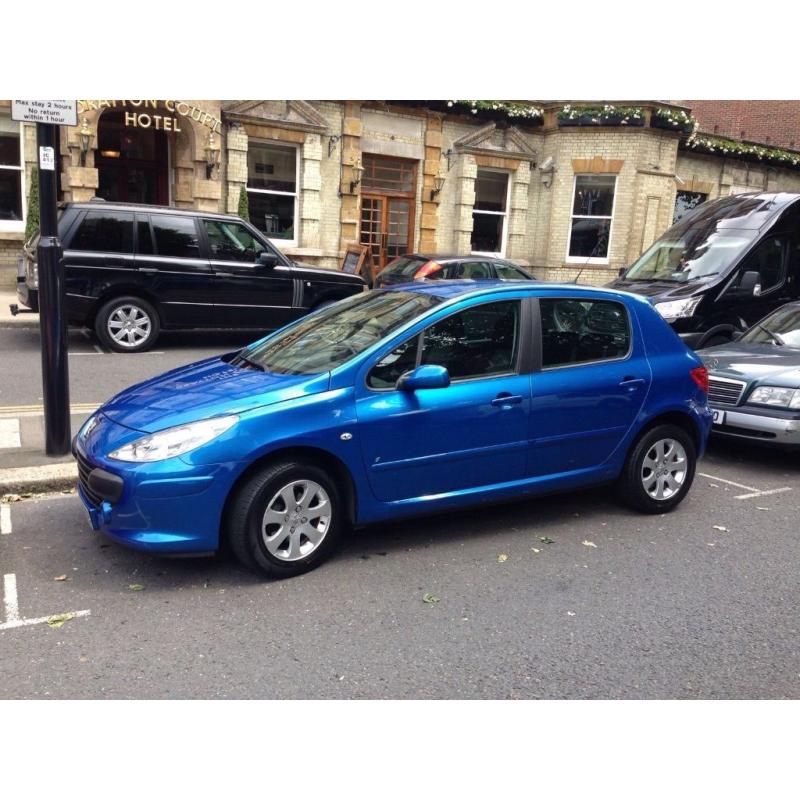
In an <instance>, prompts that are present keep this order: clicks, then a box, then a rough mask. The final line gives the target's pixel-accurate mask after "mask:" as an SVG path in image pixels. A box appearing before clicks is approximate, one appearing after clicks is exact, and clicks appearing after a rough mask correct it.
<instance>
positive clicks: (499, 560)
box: [497, 553, 508, 564]
mask: <svg viewBox="0 0 800 800" xmlns="http://www.w3.org/2000/svg"><path fill="white" fill-rule="evenodd" d="M504 561H508V556H507V555H506V554H505V553H500V555H499V556H497V563H498V564H502V563H503V562H504Z"/></svg>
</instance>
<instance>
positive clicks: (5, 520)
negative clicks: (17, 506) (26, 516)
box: [0, 503, 11, 536]
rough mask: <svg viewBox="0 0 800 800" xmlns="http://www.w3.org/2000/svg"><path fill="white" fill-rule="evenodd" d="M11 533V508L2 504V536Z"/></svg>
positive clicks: (0, 506)
mask: <svg viewBox="0 0 800 800" xmlns="http://www.w3.org/2000/svg"><path fill="white" fill-rule="evenodd" d="M9 533H11V506H10V505H9V504H8V503H0V535H2V536H7V535H8V534H9Z"/></svg>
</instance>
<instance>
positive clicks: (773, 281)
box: [739, 236, 784, 292]
mask: <svg viewBox="0 0 800 800" xmlns="http://www.w3.org/2000/svg"><path fill="white" fill-rule="evenodd" d="M783 243H784V240H783V238H782V237H779V236H775V237H772V238H769V239H766V240H765V241H763V242H761V243H760V244H759V245H758V246H757V247H756V249H755V250H753V252H752V253H750V254H749V255H748V256H747V257H746V258H745V259H744V261H742V266H741V269H740V270H739V276H740V277H739V280H741V276H742V275H744V273H745V272H751V271H752V272H758V273H760V274H761V291H762V292H768V291H769V290H770V289H774V288H775V287H776V286H779V285H780V284H781V283H783Z"/></svg>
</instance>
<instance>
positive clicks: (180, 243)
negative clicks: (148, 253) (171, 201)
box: [150, 214, 200, 258]
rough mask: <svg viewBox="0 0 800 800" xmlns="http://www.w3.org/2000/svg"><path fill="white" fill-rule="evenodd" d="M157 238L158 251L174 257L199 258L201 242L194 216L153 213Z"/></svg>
mask: <svg viewBox="0 0 800 800" xmlns="http://www.w3.org/2000/svg"><path fill="white" fill-rule="evenodd" d="M150 221H151V222H152V225H153V233H154V235H155V239H156V252H157V253H158V255H160V256H173V257H174V258H199V257H200V242H199V240H198V238H197V228H195V224H194V217H183V216H177V215H175V216H172V215H170V214H153V216H152V217H151V218H150Z"/></svg>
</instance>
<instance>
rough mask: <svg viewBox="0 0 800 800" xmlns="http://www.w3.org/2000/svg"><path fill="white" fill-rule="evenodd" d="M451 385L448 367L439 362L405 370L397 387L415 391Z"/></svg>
mask: <svg viewBox="0 0 800 800" xmlns="http://www.w3.org/2000/svg"><path fill="white" fill-rule="evenodd" d="M449 385H450V373H449V372H448V371H447V367H440V366H439V365H438V364H423V365H422V366H419V367H417V368H416V369H412V370H409V371H408V372H404V373H403V374H402V375H401V376H400V377H399V378H398V379H397V384H396V385H395V388H397V389H401V390H402V391H404V392H415V391H416V390H417V389H444V388H445V387H447V386H449Z"/></svg>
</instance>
